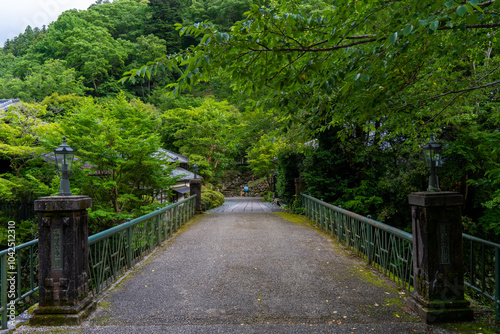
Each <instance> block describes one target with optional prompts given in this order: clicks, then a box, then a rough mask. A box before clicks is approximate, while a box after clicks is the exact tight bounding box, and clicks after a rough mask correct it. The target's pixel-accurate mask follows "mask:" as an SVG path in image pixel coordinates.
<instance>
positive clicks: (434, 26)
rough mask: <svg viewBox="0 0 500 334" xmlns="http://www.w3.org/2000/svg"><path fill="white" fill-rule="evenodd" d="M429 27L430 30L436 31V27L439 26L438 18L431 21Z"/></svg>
mask: <svg viewBox="0 0 500 334" xmlns="http://www.w3.org/2000/svg"><path fill="white" fill-rule="evenodd" d="M429 28H430V29H431V30H432V31H436V30H437V28H439V21H438V20H435V21H433V22H432V23H431V25H430V26H429Z"/></svg>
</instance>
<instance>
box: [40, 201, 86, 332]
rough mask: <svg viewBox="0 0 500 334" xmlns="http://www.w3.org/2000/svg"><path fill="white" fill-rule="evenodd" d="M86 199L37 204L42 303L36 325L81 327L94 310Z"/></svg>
mask: <svg viewBox="0 0 500 334" xmlns="http://www.w3.org/2000/svg"><path fill="white" fill-rule="evenodd" d="M91 205H92V200H91V198H90V197H87V196H51V197H41V198H39V199H37V200H36V201H35V211H37V213H38V252H39V255H38V256H39V264H38V286H39V295H40V301H39V305H38V308H36V309H35V314H34V315H33V317H32V318H31V319H30V324H33V325H45V326H50V325H78V324H80V323H81V322H82V320H83V319H84V318H86V317H87V316H88V315H89V314H90V312H91V311H92V310H93V309H94V308H95V302H94V301H93V299H92V296H89V282H88V280H89V275H88V267H89V262H88V261H89V249H88V248H89V247H88V213H87V208H90V206H91Z"/></svg>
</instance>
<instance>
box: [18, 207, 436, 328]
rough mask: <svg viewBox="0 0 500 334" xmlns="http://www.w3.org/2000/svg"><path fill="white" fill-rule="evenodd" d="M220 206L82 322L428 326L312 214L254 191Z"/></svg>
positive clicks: (116, 324)
mask: <svg viewBox="0 0 500 334" xmlns="http://www.w3.org/2000/svg"><path fill="white" fill-rule="evenodd" d="M218 211H220V212H218V213H206V214H203V215H198V216H196V217H195V218H194V219H192V220H191V221H190V222H189V223H188V224H187V225H185V226H184V227H183V228H181V230H180V232H178V233H176V234H174V235H173V237H172V238H171V239H170V240H169V241H168V242H166V243H165V244H164V245H162V246H161V247H159V248H158V249H157V250H156V251H154V252H153V253H152V254H151V255H150V256H149V257H148V258H147V260H145V261H143V262H142V263H141V264H139V265H138V266H136V267H135V268H133V269H132V270H131V271H130V272H128V273H127V274H126V275H125V276H124V277H122V279H120V280H118V282H117V283H115V284H114V285H113V286H112V287H111V288H109V289H108V290H106V292H105V293H104V294H102V295H100V299H99V302H98V308H97V310H96V311H95V312H94V313H93V314H92V315H91V316H90V318H89V320H87V321H86V322H84V323H83V325H81V326H80V327H77V328H78V329H77V328H73V329H72V330H77V331H79V332H80V331H81V332H83V333H119V332H121V333H125V332H126V333H184V332H190V333H191V332H192V333H219V332H220V333H318V332H323V333H351V332H354V333H381V332H384V333H426V332H428V326H427V325H425V324H423V323H422V322H421V321H420V320H419V319H417V318H416V317H415V316H414V315H412V314H410V313H408V312H407V310H406V308H405V301H404V297H405V296H406V293H405V292H404V291H403V290H401V289H399V288H397V287H396V286H395V285H394V284H391V282H389V281H387V280H386V279H385V278H383V277H382V276H381V275H380V274H379V273H378V272H376V271H374V269H372V268H370V267H369V266H367V265H366V263H364V262H362V261H361V260H360V259H358V258H356V257H354V256H353V254H352V253H350V252H348V251H346V250H345V249H343V248H342V247H340V246H339V245H338V244H337V243H336V242H335V241H334V240H332V239H331V238H330V237H329V236H327V235H325V234H324V233H322V232H320V231H319V230H318V229H315V228H313V227H311V226H310V225H309V224H308V223H307V219H306V218H305V217H303V216H297V215H291V214H288V213H279V212H274V213H273V212H270V211H273V210H272V209H271V208H270V207H269V206H266V205H265V204H263V203H259V201H256V200H255V199H253V198H238V199H228V201H227V204H226V205H225V206H223V207H222V208H220V209H219V210H218ZM32 330H33V328H31V327H29V326H21V327H19V328H18V329H17V330H16V331H15V332H16V333H29V332H31V331H32ZM58 330H61V329H58V328H54V327H40V328H37V332H48V333H50V332H53V331H58Z"/></svg>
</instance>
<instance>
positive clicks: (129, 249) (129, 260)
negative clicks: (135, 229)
mask: <svg viewBox="0 0 500 334" xmlns="http://www.w3.org/2000/svg"><path fill="white" fill-rule="evenodd" d="M127 246H128V247H127V266H128V268H129V269H130V268H132V251H133V250H132V226H129V227H128V228H127Z"/></svg>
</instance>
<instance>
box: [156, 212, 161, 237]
mask: <svg viewBox="0 0 500 334" xmlns="http://www.w3.org/2000/svg"><path fill="white" fill-rule="evenodd" d="M156 210H160V208H156ZM156 245H158V246H160V245H161V232H160V213H158V214H157V215H156Z"/></svg>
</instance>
